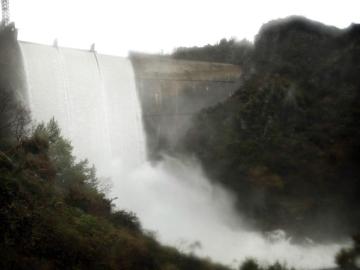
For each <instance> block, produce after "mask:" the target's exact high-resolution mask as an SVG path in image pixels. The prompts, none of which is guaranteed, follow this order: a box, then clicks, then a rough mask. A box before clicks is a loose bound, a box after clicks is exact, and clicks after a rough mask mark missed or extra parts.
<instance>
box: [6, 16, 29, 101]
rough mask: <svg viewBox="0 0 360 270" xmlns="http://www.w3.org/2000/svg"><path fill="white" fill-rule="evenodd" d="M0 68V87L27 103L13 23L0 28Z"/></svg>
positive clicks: (22, 70) (23, 72)
mask: <svg viewBox="0 0 360 270" xmlns="http://www.w3.org/2000/svg"><path fill="white" fill-rule="evenodd" d="M0 70H1V72H0V87H2V88H5V89H7V90H9V91H12V92H13V93H14V94H16V96H17V98H18V99H19V100H20V101H22V102H23V104H27V101H28V97H27V91H26V76H25V69H24V64H23V61H22V56H21V51H20V47H19V44H18V41H17V29H16V28H15V25H14V24H13V23H11V24H9V25H7V26H1V28H0Z"/></svg>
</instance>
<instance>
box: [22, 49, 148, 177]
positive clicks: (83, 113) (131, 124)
mask: <svg viewBox="0 0 360 270" xmlns="http://www.w3.org/2000/svg"><path fill="white" fill-rule="evenodd" d="M20 47H21V52H22V55H23V59H24V65H25V70H26V78H27V85H28V91H29V93H28V96H29V103H30V110H31V112H32V118H33V119H35V120H36V121H38V122H41V121H44V122H47V121H49V120H50V119H51V118H52V117H54V118H55V120H56V121H58V123H59V126H60V128H61V129H62V132H63V134H64V135H65V137H67V138H69V139H70V140H71V142H72V144H73V146H74V152H75V155H76V156H77V157H78V158H80V159H85V158H87V159H88V160H89V161H90V163H92V164H95V165H96V168H97V169H98V172H99V174H100V175H106V172H107V171H108V170H109V166H110V165H111V164H110V163H111V162H112V161H116V163H117V166H118V167H119V166H120V167H121V168H122V169H123V170H129V169H130V168H132V167H134V166H137V165H139V164H140V163H141V162H143V161H144V160H145V156H146V150H145V142H144V141H145V135H144V131H143V126H142V120H141V107H140V103H139V100H138V97H137V91H136V85H135V80H134V72H133V68H132V65H131V62H130V61H129V60H128V59H126V58H121V57H113V56H106V55H100V54H97V53H95V52H92V51H83V50H76V49H69V48H58V47H55V46H54V47H50V46H44V45H39V44H33V43H26V42H21V43H20Z"/></svg>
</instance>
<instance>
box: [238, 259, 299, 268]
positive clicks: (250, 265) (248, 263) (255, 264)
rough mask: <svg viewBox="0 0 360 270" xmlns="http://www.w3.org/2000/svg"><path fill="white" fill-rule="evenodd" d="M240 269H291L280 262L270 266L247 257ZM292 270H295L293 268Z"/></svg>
mask: <svg viewBox="0 0 360 270" xmlns="http://www.w3.org/2000/svg"><path fill="white" fill-rule="evenodd" d="M239 270H290V269H289V268H288V267H286V266H285V265H282V264H280V263H279V262H276V263H274V264H272V265H268V266H266V267H265V266H261V265H259V263H258V262H257V261H256V260H255V259H252V258H249V259H246V260H245V261H244V262H243V263H242V264H241V265H240V268H239ZM291 270H294V269H293V268H291Z"/></svg>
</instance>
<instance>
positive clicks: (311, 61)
mask: <svg viewBox="0 0 360 270" xmlns="http://www.w3.org/2000/svg"><path fill="white" fill-rule="evenodd" d="M229 44H232V45H231V46H229ZM239 50H241V51H242V52H244V54H242V55H241V56H236V55H238V51H239ZM213 51H221V52H222V54H221V57H220V58H219V59H218V61H223V62H226V61H228V62H231V63H241V64H243V65H244V69H245V71H246V76H245V77H244V81H243V84H242V86H241V88H240V89H239V90H238V91H237V92H236V93H235V94H234V95H233V96H232V97H230V98H229V99H228V100H227V101H226V102H224V103H222V104H219V105H217V106H215V107H212V108H209V109H206V110H204V111H202V112H201V113H200V114H198V115H196V116H195V117H194V122H193V127H192V128H191V129H190V131H189V132H188V134H187V136H185V139H184V141H183V142H182V144H181V145H179V149H181V150H182V151H186V152H188V153H193V154H195V155H196V156H197V157H198V158H199V159H200V160H201V162H202V163H203V165H204V167H205V171H206V172H207V173H208V175H209V177H210V178H211V179H212V180H213V181H216V182H220V183H222V184H223V185H224V186H226V187H227V188H228V189H230V190H232V191H233V192H234V193H235V194H236V195H237V201H238V204H237V205H238V208H239V210H240V211H241V213H243V214H245V215H246V216H247V217H248V219H249V220H250V221H251V223H252V224H254V225H256V226H257V227H258V228H261V229H263V230H272V229H278V228H280V229H285V230H287V231H290V232H291V233H293V234H295V235H298V236H310V237H313V238H317V239H329V238H334V237H335V238H336V237H342V236H344V235H348V234H353V233H354V232H355V231H356V230H357V229H358V228H359V225H360V208H359V203H360V182H359V181H360V166H359V165H360V164H359V153H360V145H359V144H360V140H359V135H360V134H359V132H360V129H359V119H360V97H359V93H360V76H359V74H360V26H359V25H351V26H350V27H348V28H347V29H344V30H340V29H337V28H334V27H329V26H325V25H323V24H320V23H317V22H313V21H310V20H307V19H304V18H301V17H291V18H288V19H285V20H276V21H272V22H270V23H267V24H265V25H263V27H262V28H261V29H260V32H259V33H258V35H257V36H256V38H255V41H254V44H253V45H251V48H250V47H249V45H248V44H247V45H246V50H244V43H243V42H239V43H237V42H236V41H232V40H230V41H226V40H223V41H221V42H220V43H219V44H216V45H208V46H205V47H204V48H189V49H185V48H181V49H179V50H178V51H176V52H175V53H174V57H177V58H185V59H188V58H189V57H190V56H191V59H199V60H209V61H214V58H213V56H212V52H213ZM236 57H238V60H237V59H236ZM242 59H248V60H247V61H243V60H242Z"/></svg>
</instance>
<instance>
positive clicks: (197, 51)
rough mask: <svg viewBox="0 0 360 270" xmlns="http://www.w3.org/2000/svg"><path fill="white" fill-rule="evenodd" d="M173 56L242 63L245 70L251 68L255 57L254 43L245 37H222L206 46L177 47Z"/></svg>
mask: <svg viewBox="0 0 360 270" xmlns="http://www.w3.org/2000/svg"><path fill="white" fill-rule="evenodd" d="M172 57H174V58H176V59H186V60H196V61H208V62H220V63H230V64H235V65H241V66H242V68H243V71H247V70H250V68H251V60H252V57H253V45H252V44H251V43H250V42H249V41H247V40H245V39H243V40H241V41H237V40H235V39H233V38H232V39H229V40H227V39H222V40H220V42H219V43H217V44H215V45H210V44H208V45H206V46H204V47H191V48H184V47H180V48H177V49H176V50H175V51H174V53H173V54H172Z"/></svg>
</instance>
